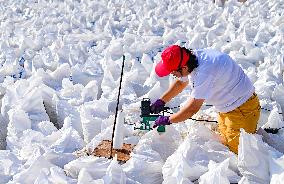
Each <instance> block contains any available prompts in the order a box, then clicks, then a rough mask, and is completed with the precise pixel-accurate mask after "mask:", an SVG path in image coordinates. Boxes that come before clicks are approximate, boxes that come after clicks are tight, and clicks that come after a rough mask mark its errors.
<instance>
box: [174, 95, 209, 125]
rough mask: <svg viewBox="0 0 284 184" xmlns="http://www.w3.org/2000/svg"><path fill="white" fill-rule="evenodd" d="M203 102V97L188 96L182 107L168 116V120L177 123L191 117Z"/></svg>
mask: <svg viewBox="0 0 284 184" xmlns="http://www.w3.org/2000/svg"><path fill="white" fill-rule="evenodd" d="M203 102H204V99H195V98H190V99H189V101H188V102H187V103H186V105H185V106H184V107H182V108H181V109H180V110H179V111H178V112H177V113H175V114H172V115H171V116H170V119H169V120H170V122H171V123H178V122H182V121H185V120H187V119H189V118H191V117H192V116H193V115H194V114H195V113H197V112H198V111H199V109H200V108H201V106H202V104H203Z"/></svg>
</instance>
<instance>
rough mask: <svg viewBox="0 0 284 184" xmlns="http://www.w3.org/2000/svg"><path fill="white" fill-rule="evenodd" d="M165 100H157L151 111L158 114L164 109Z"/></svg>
mask: <svg viewBox="0 0 284 184" xmlns="http://www.w3.org/2000/svg"><path fill="white" fill-rule="evenodd" d="M165 104H166V103H165V102H164V101H163V100H161V99H158V100H156V101H155V102H154V103H153V104H152V105H151V106H150V110H151V113H154V114H158V113H159V112H161V111H163V110H164V107H165Z"/></svg>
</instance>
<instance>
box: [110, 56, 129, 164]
mask: <svg viewBox="0 0 284 184" xmlns="http://www.w3.org/2000/svg"><path fill="white" fill-rule="evenodd" d="M124 61H125V56H124V55H123V61H122V68H121V74H120V82H119V88H118V95H117V103H116V109H115V116H114V123H113V128H112V136H111V147H110V157H109V158H110V159H112V147H113V137H114V131H115V125H116V118H117V112H118V105H119V96H120V89H121V83H122V76H123V68H124Z"/></svg>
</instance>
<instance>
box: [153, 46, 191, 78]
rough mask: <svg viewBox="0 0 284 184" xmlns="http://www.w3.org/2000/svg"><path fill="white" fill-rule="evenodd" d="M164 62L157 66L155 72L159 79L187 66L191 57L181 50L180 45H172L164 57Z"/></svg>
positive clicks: (164, 52) (163, 54)
mask: <svg viewBox="0 0 284 184" xmlns="http://www.w3.org/2000/svg"><path fill="white" fill-rule="evenodd" d="M181 52H182V54H183V59H182V61H181ZM161 57H162V60H161V61H160V62H159V63H158V64H157V65H156V67H155V72H156V74H157V75H158V76H159V77H165V76H167V75H169V74H170V73H171V72H173V71H176V70H177V69H178V67H179V64H180V61H181V64H180V67H182V66H184V65H186V63H187V61H188V59H189V55H188V54H186V52H185V51H184V50H183V49H181V47H180V46H178V45H172V46H169V47H167V48H166V49H165V50H164V51H163V53H162V55H161Z"/></svg>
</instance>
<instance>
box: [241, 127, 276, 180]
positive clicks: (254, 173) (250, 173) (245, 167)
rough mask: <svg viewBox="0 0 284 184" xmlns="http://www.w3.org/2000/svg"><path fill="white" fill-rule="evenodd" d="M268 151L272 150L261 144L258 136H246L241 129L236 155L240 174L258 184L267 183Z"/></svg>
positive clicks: (268, 178)
mask: <svg viewBox="0 0 284 184" xmlns="http://www.w3.org/2000/svg"><path fill="white" fill-rule="evenodd" d="M269 149H271V150H273V148H271V147H269V146H267V145H265V144H264V143H263V141H262V138H261V136H260V135H254V134H248V133H246V132H245V131H244V130H243V129H241V135H240V143H239V154H238V168H239V170H240V172H241V174H242V175H243V176H245V177H246V178H247V179H248V180H250V181H253V182H256V183H259V184H266V183H269V181H270V176H269V159H268V156H269V154H268V150H269ZM273 151H276V150H273Z"/></svg>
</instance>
